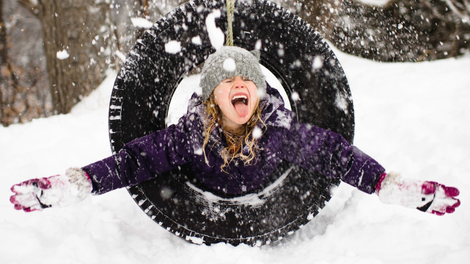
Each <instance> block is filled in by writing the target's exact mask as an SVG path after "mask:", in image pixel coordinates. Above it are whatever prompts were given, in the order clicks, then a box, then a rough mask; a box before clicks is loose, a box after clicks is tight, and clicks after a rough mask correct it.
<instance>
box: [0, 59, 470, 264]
mask: <svg viewBox="0 0 470 264" xmlns="http://www.w3.org/2000/svg"><path fill="white" fill-rule="evenodd" d="M337 54H338V56H339V59H340V61H341V63H342V64H343V67H344V69H345V71H346V73H347V75H348V78H349V81H350V85H351V89H352V93H353V98H354V104H355V113H356V137H355V144H356V145H357V146H358V147H359V148H361V149H362V150H364V151H365V152H366V153H368V154H370V155H371V156H373V157H374V158H376V159H377V160H378V161H379V162H381V163H382V165H384V166H385V167H386V168H387V169H388V170H396V171H400V172H402V174H403V175H404V176H405V177H410V178H418V179H425V180H435V181H439V182H442V183H444V184H447V185H451V186H456V187H458V188H459V189H460V190H461V195H460V199H461V201H462V205H461V207H459V208H458V210H457V212H456V213H455V214H453V215H446V216H443V217H438V216H434V215H430V214H424V213H421V212H419V211H417V210H410V209H405V208H401V207H398V206H390V205H384V204H381V203H380V202H379V201H378V199H377V197H375V196H374V195H372V196H369V195H366V194H364V193H361V192H360V191H357V190H356V189H354V188H351V187H349V186H347V185H345V184H343V185H341V186H340V187H339V188H338V189H337V191H336V193H335V196H334V197H333V199H332V200H331V201H330V202H329V204H328V205H327V206H326V207H325V208H324V209H323V211H322V212H321V213H320V214H319V215H318V216H317V217H316V218H314V219H313V221H312V222H311V223H309V224H308V225H306V226H305V227H304V228H302V229H301V230H300V231H298V232H296V233H295V234H294V235H293V236H292V237H290V238H288V239H285V240H284V241H282V243H280V244H278V245H273V246H265V247H261V248H250V247H248V246H238V247H233V246H229V245H225V244H217V245H214V246H211V247H208V246H196V245H192V244H189V243H187V242H185V241H183V240H181V239H179V238H177V237H175V236H173V235H171V234H170V233H168V232H167V231H165V230H163V229H162V228H161V227H159V226H158V225H156V224H155V223H154V222H153V221H152V220H151V219H149V218H148V217H147V216H146V215H145V214H144V213H142V212H141V210H140V208H139V207H138V206H137V205H136V204H135V203H134V202H133V200H132V199H131V198H130V196H129V195H128V194H127V192H126V191H125V190H117V191H114V192H111V193H108V194H105V195H102V196H95V197H92V198H90V199H87V200H85V201H84V202H82V203H80V204H78V205H76V206H72V207H67V208H63V209H48V210H45V211H44V212H39V213H38V212H35V213H29V214H26V213H23V212H19V211H15V210H13V207H12V205H11V204H10V203H9V196H10V195H11V192H10V190H9V189H10V186H11V185H13V184H14V183H17V182H20V181H23V180H26V179H29V178H33V177H44V176H48V175H54V174H57V173H62V172H63V171H65V169H66V168H68V167H70V166H83V165H86V164H88V163H91V162H93V161H96V160H98V159H101V158H104V157H107V156H109V155H110V154H111V152H110V148H109V142H108V133H107V130H108V128H107V106H108V102H109V95H110V92H111V88H112V83H113V80H114V74H110V75H111V76H110V77H109V78H108V79H106V80H105V81H104V82H103V84H102V85H101V86H100V88H99V89H98V90H97V91H96V92H94V93H93V94H92V95H91V96H89V97H88V98H86V99H85V100H84V101H83V102H81V103H80V104H79V105H77V106H76V107H75V108H74V109H73V111H72V113H71V114H68V115H60V116H53V117H50V118H43V119H37V120H34V121H33V122H31V123H28V124H23V125H13V126H10V127H8V128H3V127H0V150H1V151H0V161H1V164H2V166H1V169H2V170H1V175H2V181H1V183H0V211H1V216H0V234H1V235H0V262H1V263H12V264H13V263H18V264H19V263H26V264H30V263H48V264H53V263H61V264H63V263H100V264H104V263H113V264H118V263H133V264H137V263H161V264H163V263H172V264H173V263H184V264H189V263H204V264H207V263H243V264H251V263H255V264H260V263H270V264H275V263H298V264H300V263H324V264H326V263H415V264H418V263H423V264H429V263H467V262H468V259H470V244H469V241H470V225H469V224H468V221H469V219H470V215H469V214H470V205H469V204H470V203H469V202H468V201H469V193H468V192H467V190H469V188H470V178H469V177H468V176H467V175H468V172H469V171H470V162H467V159H468V158H469V157H470V139H469V138H470V132H469V129H470V124H469V122H468V120H470V107H469V106H468V100H469V99H470V75H469V74H468V72H469V70H470V56H468V55H467V56H465V57H463V58H459V59H447V60H441V61H436V62H424V63H395V64H391V63H390V64H387V63H377V62H372V61H367V60H363V59H359V58H356V57H352V56H348V55H345V54H342V53H338V52H337ZM188 83H189V84H188V85H190V84H191V83H193V84H192V85H194V82H191V81H189V82H188ZM196 84H197V83H196Z"/></svg>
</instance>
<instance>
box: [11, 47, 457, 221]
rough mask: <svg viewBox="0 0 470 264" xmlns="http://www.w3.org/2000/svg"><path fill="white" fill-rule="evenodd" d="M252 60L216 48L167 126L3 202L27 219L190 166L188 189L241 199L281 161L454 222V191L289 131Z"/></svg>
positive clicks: (322, 135)
mask: <svg viewBox="0 0 470 264" xmlns="http://www.w3.org/2000/svg"><path fill="white" fill-rule="evenodd" d="M258 61H259V52H256V51H253V52H249V51H247V50H244V49H241V48H238V47H223V48H221V49H219V50H218V51H217V52H215V53H214V54H212V55H211V56H209V58H208V59H207V61H206V63H205V65H204V68H203V70H202V73H201V82H200V86H201V88H202V98H201V97H199V96H197V95H196V94H194V95H193V96H192V98H191V100H190V102H189V107H188V112H187V113H186V114H185V115H184V116H183V117H181V118H180V120H179V122H178V123H177V124H176V125H171V126H169V127H168V128H166V129H164V130H160V131H156V132H155V133H153V134H150V135H148V136H145V137H142V138H139V139H136V140H134V141H131V142H129V143H128V144H126V145H125V146H124V147H123V148H122V149H121V151H120V152H119V153H117V154H116V155H114V156H111V157H108V158H106V159H103V160H101V161H98V162H95V163H92V164H90V165H87V166H85V167H82V168H70V169H68V170H66V172H65V174H63V175H56V176H51V177H48V178H41V179H32V180H28V181H25V182H23V183H20V184H16V185H14V186H13V187H12V188H11V190H12V191H13V192H14V195H13V196H12V197H11V199H10V200H11V202H12V203H13V204H14V206H15V209H17V210H24V211H26V212H30V211H36V210H42V209H44V208H48V207H61V206H66V205H69V204H72V203H75V202H78V201H81V200H83V199H85V198H86V197H87V196H88V195H90V194H103V193H106V192H109V191H111V190H114V189H117V188H122V187H125V186H131V185H135V184H139V183H141V182H144V181H146V180H149V179H151V178H153V177H156V176H157V175H159V174H161V173H163V172H166V171H169V170H172V169H175V168H177V167H178V166H181V165H183V164H190V167H191V169H192V174H193V175H194V180H195V182H196V184H197V185H199V186H202V187H203V188H204V189H206V190H210V191H212V192H214V193H221V194H225V195H242V194H245V193H250V192H254V191H255V190H257V189H259V188H262V187H263V186H265V185H266V184H268V183H269V181H270V180H272V179H269V176H270V175H271V173H272V172H273V171H274V170H275V169H276V167H277V166H278V165H279V163H280V162H281V161H282V160H286V161H289V162H292V163H294V164H296V165H298V166H301V167H302V168H304V169H307V170H310V171H315V172H319V173H321V174H323V175H325V176H327V177H337V178H340V179H341V180H342V181H344V182H346V183H348V184H350V185H352V186H355V187H357V188H358V189H359V190H361V191H363V192H366V193H369V194H372V193H375V194H377V195H378V197H379V199H380V200H381V201H382V202H384V203H390V204H400V205H403V206H405V207H409V208H416V209H418V210H421V211H424V212H429V213H433V214H437V215H443V214H445V213H453V212H454V211H455V208H456V207H458V206H459V205H460V201H459V200H458V199H457V198H456V196H458V195H459V191H458V190H457V189H456V188H453V187H446V186H444V185H442V184H439V183H436V182H431V181H419V180H410V179H404V178H401V177H400V175H399V174H397V173H393V172H392V173H385V169H384V168H383V167H382V166H381V165H380V164H379V163H378V162H377V161H375V160H374V159H372V158H371V157H369V156H368V155H366V154H364V153H363V152H362V151H360V150H359V149H358V148H356V147H354V146H351V145H350V144H348V142H347V141H346V140H345V139H343V138H342V137H341V136H340V135H339V134H336V133H334V132H332V131H328V130H325V129H322V128H319V127H314V126H312V125H309V124H302V123H299V122H298V121H296V119H295V118H294V116H293V113H292V112H291V111H289V110H287V109H286V108H285V107H284V103H283V101H282V99H281V97H280V95H279V93H278V92H277V91H276V90H275V89H272V88H271V87H269V86H268V85H267V84H266V82H265V79H264V76H263V74H262V72H261V67H260V65H259V62H258Z"/></svg>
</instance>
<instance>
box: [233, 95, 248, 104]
mask: <svg viewBox="0 0 470 264" xmlns="http://www.w3.org/2000/svg"><path fill="white" fill-rule="evenodd" d="M232 104H233V105H234V106H235V105H236V104H244V105H248V97H247V96H246V95H235V96H234V97H233V98H232Z"/></svg>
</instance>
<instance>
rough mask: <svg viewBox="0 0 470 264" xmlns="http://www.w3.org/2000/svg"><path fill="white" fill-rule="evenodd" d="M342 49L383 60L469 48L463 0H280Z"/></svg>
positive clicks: (468, 8) (467, 6)
mask: <svg viewBox="0 0 470 264" xmlns="http://www.w3.org/2000/svg"><path fill="white" fill-rule="evenodd" d="M283 4H284V5H286V6H288V7H290V8H291V9H293V10H294V11H295V12H296V13H297V14H298V15H299V16H300V17H302V18H303V19H304V20H305V21H307V22H308V23H309V24H311V25H312V26H313V27H314V28H315V29H317V30H318V31H319V32H320V33H321V34H322V35H323V36H324V37H325V38H326V39H328V40H329V41H331V42H332V44H333V45H334V46H336V47H337V48H338V49H340V50H341V51H343V52H345V53H349V54H352V55H356V56H360V57H363V58H367V59H372V60H376V61H384V62H400V61H411V62H413V61H422V60H435V59H443V58H449V57H457V56H460V55H462V54H464V53H465V52H467V51H468V50H469V49H470V24H469V23H470V18H469V15H470V2H469V0H390V1H388V2H387V3H386V4H385V5H384V6H373V5H367V4H364V3H361V2H358V1H354V0H293V1H291V0H286V1H285V2H283Z"/></svg>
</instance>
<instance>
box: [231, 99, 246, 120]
mask: <svg viewBox="0 0 470 264" xmlns="http://www.w3.org/2000/svg"><path fill="white" fill-rule="evenodd" d="M233 106H234V107H235V111H237V113H238V115H239V116H241V117H245V116H246V115H247V114H248V105H246V104H244V103H243V102H242V101H239V102H236V103H235V104H233Z"/></svg>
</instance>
